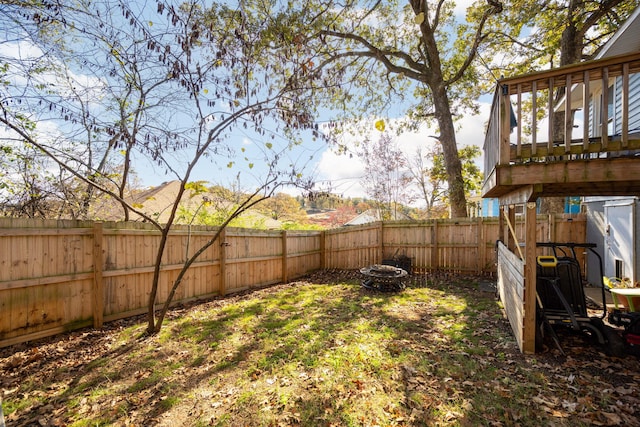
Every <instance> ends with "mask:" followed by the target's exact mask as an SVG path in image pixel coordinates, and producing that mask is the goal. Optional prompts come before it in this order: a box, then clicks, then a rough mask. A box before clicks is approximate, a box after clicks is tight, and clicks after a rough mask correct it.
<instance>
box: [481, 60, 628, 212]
mask: <svg viewBox="0 0 640 427" xmlns="http://www.w3.org/2000/svg"><path fill="white" fill-rule="evenodd" d="M639 72H640V53H634V54H630V55H624V56H619V57H614V58H607V59H606V60H599V61H592V62H589V63H581V64H576V65H573V66H569V67H563V68H559V69H554V70H549V71H545V72H540V73H533V74H528V75H525V76H518V77H514V78H509V79H503V80H501V81H500V82H499V84H498V88H497V89H496V95H495V97H494V102H493V107H492V112H491V118H490V121H489V125H488V129H487V134H486V138H485V145H484V152H485V168H484V170H485V182H484V185H483V191H482V195H483V197H497V198H504V197H507V199H511V200H505V203H509V202H515V201H519V202H522V203H524V202H526V201H532V200H535V199H536V198H537V197H542V196H604V195H628V194H640V133H638V132H639V131H640V130H639V129H629V123H630V117H629V114H630V113H629V112H630V106H629V79H630V76H632V75H634V74H637V73H639ZM615 79H619V82H621V85H619V86H621V87H622V89H621V90H620V93H619V95H617V97H618V99H619V101H616V102H618V103H619V105H618V106H617V111H616V117H615V123H614V125H612V121H613V118H612V117H608V114H610V111H609V110H608V109H607V108H598V106H597V103H598V100H599V99H608V97H609V94H608V93H607V91H611V90H610V86H611V85H612V82H614V80H615ZM558 93H561V94H563V95H561V96H559V95H558ZM612 95H613V94H612ZM615 97H616V96H614V98H615ZM566 106H571V108H570V110H571V111H572V114H565V110H566ZM558 113H560V114H558ZM576 115H579V120H577V119H576ZM558 116H560V117H561V118H562V123H556V124H555V125H556V126H554V123H553V121H554V120H558ZM594 117H597V118H598V119H597V121H598V123H604V125H602V124H598V125H597V126H594V123H593V121H594ZM575 122H580V127H581V128H582V130H581V131H580V129H578V133H581V134H582V136H581V137H580V138H577V139H576V137H575V136H576V135H575V134H576V130H575V129H574V128H575V127H576V125H575V124H574V123H575ZM616 124H617V125H616ZM558 127H559V128H561V129H563V133H564V135H566V136H565V137H564V138H563V139H562V140H558V139H557V138H556V137H555V136H554V132H553V129H554V128H556V129H557V128H558ZM594 129H595V133H596V134H597V136H595V137H594V136H593V134H594ZM541 130H543V132H541Z"/></svg>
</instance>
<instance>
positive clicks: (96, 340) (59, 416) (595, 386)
mask: <svg viewBox="0 0 640 427" xmlns="http://www.w3.org/2000/svg"><path fill="white" fill-rule="evenodd" d="M480 288H481V287H480V286H479V284H478V282H477V280H475V279H474V278H462V277H447V276H437V277H436V276H430V277H429V278H428V279H427V281H426V283H422V284H421V285H420V286H411V287H409V288H407V289H406V290H404V291H403V292H400V293H375V292H371V291H367V290H365V289H363V288H362V287H361V286H360V284H359V280H358V279H357V278H356V276H355V274H354V273H353V272H321V273H318V274H316V275H314V276H311V277H309V278H306V279H305V280H302V281H298V282H295V283H290V284H284V285H278V286H274V287H270V288H267V289H262V290H259V291H255V292H252V293H247V294H244V295H237V296H233V297H229V298H227V299H219V300H214V301H210V302H205V303H202V304H198V305H193V306H190V307H182V308H178V309H176V310H174V311H173V312H172V313H171V315H170V318H169V319H168V320H167V322H166V323H165V326H164V329H163V331H162V332H161V333H160V334H159V335H158V336H155V337H151V338H148V337H147V338H140V336H141V334H142V332H143V331H144V327H145V324H144V319H141V318H138V319H133V320H127V321H120V322H114V323H111V324H109V325H107V327H106V328H105V329H104V330H101V331H94V330H85V331H79V332H75V333H70V334H66V335H64V336H60V337H57V338H56V339H50V340H46V341H43V342H40V343H32V344H29V345H20V346H15V347H13V348H6V349H0V387H1V390H2V391H3V393H4V394H3V400H4V403H3V408H4V413H5V419H6V422H7V426H27V425H36V426H38V425H39V426H59V425H60V426H61V425H68V426H74V427H80V426H108V425H114V426H154V425H158V426H160V425H161V426H209V425H213V426H433V425H462V426H476V425H487V426H510V425H521V426H529V425H530V426H539V425H560V426H562V425H566V426H576V425H626V426H634V425H635V426H640V422H639V421H638V419H639V418H640V401H639V400H638V383H639V381H640V366H639V360H638V358H635V357H633V356H630V357H625V358H610V357H608V356H605V355H604V353H602V352H601V351H600V349H598V348H594V347H590V346H586V345H584V344H583V342H582V341H581V339H580V338H579V337H573V336H564V335H563V336H561V338H562V339H563V343H566V345H565V351H566V353H567V355H566V356H561V355H560V354H559V352H557V351H554V350H553V349H550V350H548V351H547V352H545V353H542V354H537V355H535V356H525V355H521V354H520V353H519V351H518V349H517V347H516V344H515V341H514V339H513V337H512V335H511V332H510V329H509V325H508V323H507V322H506V320H505V319H504V318H503V314H502V311H501V308H500V305H499V303H498V302H497V301H496V299H495V296H494V294H493V293H492V292H484V291H483V290H482V289H480Z"/></svg>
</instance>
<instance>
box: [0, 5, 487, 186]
mask: <svg viewBox="0 0 640 427" xmlns="http://www.w3.org/2000/svg"><path fill="white" fill-rule="evenodd" d="M471 3H472V2H471V1H470V0H464V1H458V2H457V5H456V12H457V14H458V15H459V16H461V15H463V14H464V12H465V10H466V7H467V6H468V5H469V4H471ZM0 48H2V49H4V50H5V52H4V54H5V55H10V53H9V52H7V50H9V51H10V50H11V49H12V48H13V49H16V50H17V49H18V46H17V45H14V46H12V45H11V43H8V42H5V43H1V44H0ZM28 48H29V47H28V46H22V47H21V48H20V49H21V50H22V54H24V53H25V49H28ZM35 54H36V55H37V53H35ZM76 78H77V79H78V81H82V79H84V78H87V79H89V77H85V76H82V75H78V76H76ZM92 84H93V83H92ZM490 101H491V99H490V97H486V99H481V100H480V114H478V115H475V116H472V115H467V116H464V117H462V118H461V119H460V120H459V121H458V123H457V124H458V132H457V141H458V145H459V147H460V148H461V147H463V146H466V145H477V146H479V147H480V148H482V145H483V142H484V126H485V123H486V121H487V119H488V117H489V109H490V104H489V103H490ZM394 108H396V116H397V117H398V116H400V115H401V112H402V111H403V110H402V108H403V106H401V105H398V106H395V107H394ZM391 114H392V113H391ZM328 119H329V117H317V118H316V120H317V122H318V123H319V124H320V128H321V130H323V131H324V132H328V131H330V128H329V127H323V125H322V123H326V121H327V120H328ZM376 119H378V117H371V118H370V122H371V125H370V126H368V129H369V132H368V133H369V134H368V135H362V134H360V135H358V136H351V135H349V134H346V136H344V137H343V139H342V140H341V141H340V142H341V144H343V145H345V146H347V147H349V148H353V147H354V146H355V145H356V143H357V142H358V141H362V140H365V139H371V140H373V139H377V138H379V136H380V133H379V131H378V130H376V129H375V127H374V126H373V122H374V121H375V120H376ZM386 123H387V131H389V132H392V133H393V134H394V129H393V127H394V122H393V119H390V120H387V121H386ZM44 130H45V132H48V133H49V134H54V133H55V129H51V128H47V129H44ZM436 134H437V131H435V130H434V129H430V128H428V127H427V126H426V125H424V126H422V127H421V128H420V130H419V131H418V132H406V133H403V134H401V135H398V136H396V137H395V139H396V144H397V147H399V148H400V149H401V150H402V151H403V152H405V153H406V154H407V155H408V156H411V155H412V154H413V153H415V151H416V150H417V149H419V148H422V149H423V151H424V148H425V147H427V146H430V145H432V144H434V142H435V141H434V139H433V138H431V137H430V135H436ZM276 141H277V142H278V144H279V145H286V143H287V141H286V140H285V139H284V138H278V137H277V138H276ZM228 142H229V145H230V146H232V147H234V150H235V154H236V158H235V159H229V158H226V157H222V158H213V159H211V160H209V159H202V160H201V163H200V164H199V165H198V166H197V167H196V169H195V171H194V173H193V175H192V177H191V180H193V181H195V180H203V181H208V182H210V183H211V184H220V185H225V186H230V185H232V184H237V178H238V172H240V186H241V188H244V189H251V187H252V185H254V183H255V182H259V181H260V178H261V176H260V175H261V174H263V173H264V170H265V169H264V168H263V167H261V165H262V164H264V158H265V155H264V152H265V150H266V148H265V143H266V140H265V138H264V137H260V136H258V135H256V134H254V133H252V132H250V131H247V130H244V129H243V128H242V127H238V128H236V130H234V131H233V132H232V133H231V135H230V136H229V138H228ZM285 155H286V157H287V158H285V159H284V164H285V165H286V164H287V163H286V162H290V163H293V164H296V165H303V164H304V165H305V170H304V172H305V174H306V175H307V176H311V177H313V178H314V179H315V180H316V181H317V183H318V184H317V185H318V187H317V189H319V190H324V189H330V190H331V191H332V192H334V193H336V194H339V195H342V196H344V197H365V196H366V193H365V192H364V189H363V187H362V185H361V183H360V181H361V179H362V175H363V170H364V165H363V164H362V162H361V161H360V160H359V159H358V158H357V157H356V156H348V155H339V154H336V152H335V150H334V148H333V147H331V146H328V145H327V144H326V143H324V142H322V141H320V140H316V141H313V140H312V139H311V137H310V135H307V138H305V139H304V142H303V143H302V144H301V145H299V146H296V147H294V148H293V149H292V150H291V151H287V152H286V154H285ZM181 157H182V158H181ZM245 158H246V159H245ZM173 160H174V161H175V164H176V166H178V167H179V165H181V164H184V163H185V161H186V160H189V155H188V153H186V152H185V153H176V154H175V157H174V159H173ZM230 160H233V161H235V164H234V166H233V167H232V168H229V167H227V165H228V163H229V161H230ZM249 163H251V164H253V165H254V167H253V168H251V169H249V168H248V167H247V165H248V164H249ZM478 164H479V165H482V159H478ZM134 169H135V172H136V173H137V175H138V178H139V180H140V183H141V184H142V185H143V186H145V187H146V186H156V185H159V184H161V183H162V182H165V181H169V180H173V179H176V177H175V175H167V174H165V173H164V172H165V171H164V170H163V169H162V168H159V167H158V166H157V165H155V164H152V163H151V162H149V161H148V160H146V159H138V162H137V163H136V165H134ZM286 192H289V193H290V194H294V195H295V194H297V193H298V191H297V190H296V189H288V190H286Z"/></svg>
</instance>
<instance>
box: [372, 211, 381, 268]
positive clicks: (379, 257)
mask: <svg viewBox="0 0 640 427" xmlns="http://www.w3.org/2000/svg"><path fill="white" fill-rule="evenodd" d="M383 258H384V221H380V245H379V246H378V260H373V264H377V263H378V262H380V263H382V259H383Z"/></svg>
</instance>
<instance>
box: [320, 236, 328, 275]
mask: <svg viewBox="0 0 640 427" xmlns="http://www.w3.org/2000/svg"><path fill="white" fill-rule="evenodd" d="M326 268H327V232H326V231H324V230H322V231H321V232H320V269H321V270H324V269H326Z"/></svg>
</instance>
